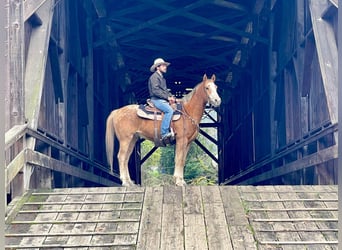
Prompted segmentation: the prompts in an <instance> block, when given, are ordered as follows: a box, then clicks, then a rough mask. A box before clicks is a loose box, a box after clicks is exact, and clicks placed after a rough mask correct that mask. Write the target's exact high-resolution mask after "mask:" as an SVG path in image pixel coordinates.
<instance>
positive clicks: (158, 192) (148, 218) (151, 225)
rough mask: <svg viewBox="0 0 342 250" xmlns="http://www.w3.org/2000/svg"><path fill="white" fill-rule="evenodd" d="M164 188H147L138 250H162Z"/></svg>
mask: <svg viewBox="0 0 342 250" xmlns="http://www.w3.org/2000/svg"><path fill="white" fill-rule="evenodd" d="M162 202H163V188H162V187H147V188H146V190H145V197H144V204H143V211H142V214H141V220H140V228H139V237H138V242H137V249H151V250H153V249H155V250H157V249H160V242H161V238H160V237H161V230H162V224H161V222H162V206H163V204H162Z"/></svg>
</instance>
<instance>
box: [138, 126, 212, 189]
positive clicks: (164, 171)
mask: <svg viewBox="0 0 342 250" xmlns="http://www.w3.org/2000/svg"><path fill="white" fill-rule="evenodd" d="M206 132H207V133H208V134H210V132H211V133H215V132H216V131H214V132H213V131H210V129H207V131H206ZM197 139H198V140H199V141H200V142H201V144H203V145H204V146H205V147H206V148H207V149H208V150H209V151H211V152H212V153H213V154H214V155H216V153H215V152H217V147H216V145H214V144H213V143H211V142H210V141H209V140H207V139H206V138H204V137H203V136H198V138H197ZM153 147H154V143H153V142H150V141H144V142H143V143H142V145H141V153H142V157H144V156H145V155H146V154H147V153H148V152H149V151H150V150H151V149H152V148H153ZM174 158H175V146H168V147H165V148H158V149H157V150H156V151H155V152H154V153H153V154H152V155H151V156H150V157H149V158H148V159H147V160H146V161H145V162H144V164H143V165H142V170H141V172H142V182H143V183H142V184H143V185H144V186H158V185H173V176H172V175H173V171H174ZM184 179H185V180H186V182H187V183H188V184H190V185H215V184H217V164H216V162H214V161H213V160H212V159H211V158H210V157H209V156H208V155H207V154H206V153H205V152H204V151H203V150H202V149H201V148H200V147H199V146H198V145H196V144H195V143H194V142H193V143H192V144H191V145H190V149H189V153H188V155H187V159H186V164H185V170H184Z"/></svg>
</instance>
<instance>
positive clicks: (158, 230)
mask: <svg viewBox="0 0 342 250" xmlns="http://www.w3.org/2000/svg"><path fill="white" fill-rule="evenodd" d="M337 197H338V196H337V186H210V187H204V186H187V187H185V188H181V187H175V186H164V187H135V188H123V187H107V188H70V189H53V190H33V191H30V192H28V193H27V194H25V195H24V196H22V197H21V198H20V199H16V200H15V201H13V202H12V203H11V204H10V205H9V206H8V209H9V210H8V216H7V218H6V235H5V237H6V249H124V250H129V249H148V250H153V249H163V250H164V249H184V250H188V249H201V250H202V249H203V250H207V249H213V250H214V249H215V250H216V249H337V228H338V225H337V216H338V210H337V207H338V198H337Z"/></svg>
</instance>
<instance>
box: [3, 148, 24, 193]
mask: <svg viewBox="0 0 342 250" xmlns="http://www.w3.org/2000/svg"><path fill="white" fill-rule="evenodd" d="M25 153H26V151H25V150H22V151H21V152H20V153H19V154H18V155H17V156H16V157H15V158H14V160H13V161H11V163H9V164H8V165H7V166H6V169H5V185H6V188H7V187H8V185H9V184H10V183H11V181H12V180H13V179H14V178H15V177H16V176H17V174H18V173H19V171H20V170H21V169H22V168H23V167H24V165H25V161H26V158H25Z"/></svg>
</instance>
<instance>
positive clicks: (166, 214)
mask: <svg viewBox="0 0 342 250" xmlns="http://www.w3.org/2000/svg"><path fill="white" fill-rule="evenodd" d="M182 202H183V199H182V188H181V187H177V186H165V187H164V201H163V213H162V230H161V243H160V246H161V249H170V250H172V249H184V234H183V230H184V221H183V204H182Z"/></svg>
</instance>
